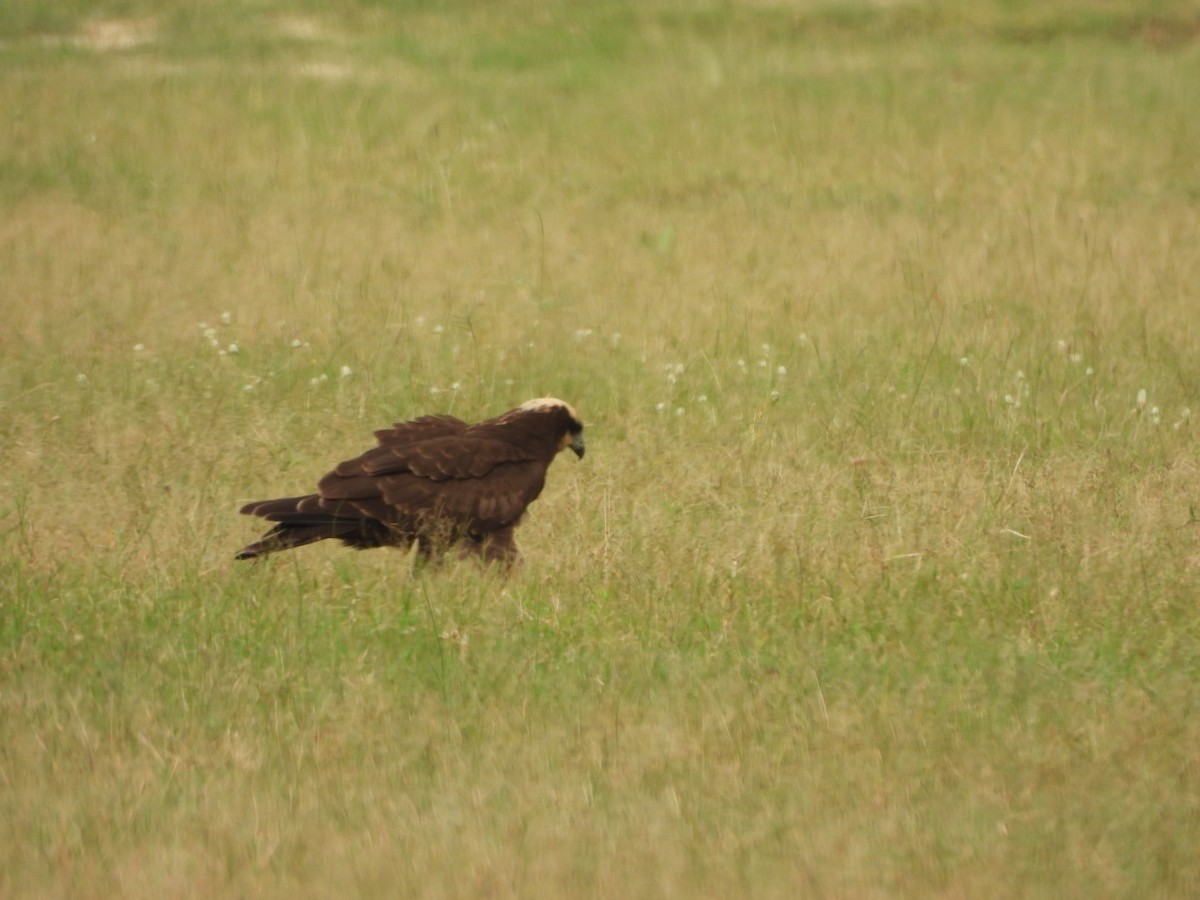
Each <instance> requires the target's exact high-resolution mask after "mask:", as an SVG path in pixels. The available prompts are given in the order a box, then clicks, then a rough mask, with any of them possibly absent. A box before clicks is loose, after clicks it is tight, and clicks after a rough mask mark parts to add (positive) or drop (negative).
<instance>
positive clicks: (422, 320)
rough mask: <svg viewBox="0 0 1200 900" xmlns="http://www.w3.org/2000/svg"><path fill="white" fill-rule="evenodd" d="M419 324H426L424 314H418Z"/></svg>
mask: <svg viewBox="0 0 1200 900" xmlns="http://www.w3.org/2000/svg"><path fill="white" fill-rule="evenodd" d="M417 324H418V325H424V324H425V317H424V316H417Z"/></svg>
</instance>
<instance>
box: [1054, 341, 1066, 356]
mask: <svg viewBox="0 0 1200 900" xmlns="http://www.w3.org/2000/svg"><path fill="white" fill-rule="evenodd" d="M1054 346H1055V347H1057V348H1058V352H1059V353H1066V352H1067V342H1066V341H1064V340H1063V339H1062V338H1059V339H1058V341H1057V342H1056V343H1055V345H1054Z"/></svg>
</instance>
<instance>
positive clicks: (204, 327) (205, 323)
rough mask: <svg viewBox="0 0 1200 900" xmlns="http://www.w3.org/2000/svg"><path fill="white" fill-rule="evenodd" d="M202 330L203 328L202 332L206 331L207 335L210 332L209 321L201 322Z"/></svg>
mask: <svg viewBox="0 0 1200 900" xmlns="http://www.w3.org/2000/svg"><path fill="white" fill-rule="evenodd" d="M200 330H201V331H202V332H204V333H205V334H206V335H207V333H208V323H207V322H201V323H200Z"/></svg>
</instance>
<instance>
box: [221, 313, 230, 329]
mask: <svg viewBox="0 0 1200 900" xmlns="http://www.w3.org/2000/svg"><path fill="white" fill-rule="evenodd" d="M232 321H233V313H231V312H229V311H228V310H226V311H225V312H223V313H221V324H222V325H228V324H229V323H230V322H232Z"/></svg>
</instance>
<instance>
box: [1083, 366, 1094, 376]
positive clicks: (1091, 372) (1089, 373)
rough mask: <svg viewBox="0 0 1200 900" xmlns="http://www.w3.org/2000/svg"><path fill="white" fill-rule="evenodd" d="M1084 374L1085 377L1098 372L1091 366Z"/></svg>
mask: <svg viewBox="0 0 1200 900" xmlns="http://www.w3.org/2000/svg"><path fill="white" fill-rule="evenodd" d="M1083 374H1084V375H1095V374H1096V370H1095V369H1093V368H1092V367H1091V366H1088V367H1087V368H1086V369H1084V370H1083Z"/></svg>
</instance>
